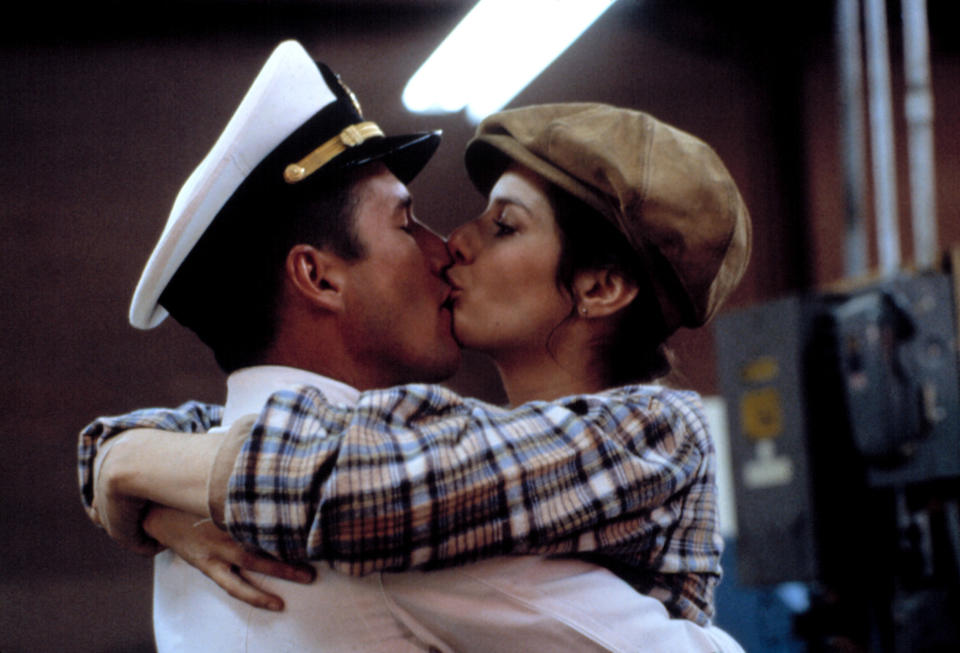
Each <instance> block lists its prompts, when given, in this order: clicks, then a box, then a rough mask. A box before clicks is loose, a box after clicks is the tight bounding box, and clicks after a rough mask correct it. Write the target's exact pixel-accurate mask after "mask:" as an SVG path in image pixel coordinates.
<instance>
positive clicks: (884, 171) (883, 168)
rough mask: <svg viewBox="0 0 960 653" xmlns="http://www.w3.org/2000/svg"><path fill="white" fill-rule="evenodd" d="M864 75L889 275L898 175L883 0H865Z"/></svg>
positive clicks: (896, 247)
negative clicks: (866, 79) (868, 93)
mask: <svg viewBox="0 0 960 653" xmlns="http://www.w3.org/2000/svg"><path fill="white" fill-rule="evenodd" d="M864 23H865V25H866V35H867V38H866V41H867V76H868V79H869V89H870V127H871V128H870V144H871V148H872V162H873V166H872V167H873V199H874V211H875V212H876V220H877V250H878V256H879V263H880V271H881V273H882V274H884V275H885V276H892V275H893V274H895V273H896V272H897V270H898V268H899V267H900V232H899V228H898V225H897V176H896V161H895V157H894V150H893V112H892V109H891V105H892V101H891V93H890V60H889V53H888V45H887V15H886V6H885V5H884V0H866V3H865V5H864Z"/></svg>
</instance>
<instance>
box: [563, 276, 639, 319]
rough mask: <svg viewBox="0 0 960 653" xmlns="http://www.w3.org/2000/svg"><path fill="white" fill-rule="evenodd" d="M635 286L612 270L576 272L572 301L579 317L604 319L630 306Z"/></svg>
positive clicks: (635, 291)
mask: <svg viewBox="0 0 960 653" xmlns="http://www.w3.org/2000/svg"><path fill="white" fill-rule="evenodd" d="M637 292H638V289H637V284H635V283H634V282H633V281H630V280H629V279H627V278H625V277H624V276H623V275H622V274H620V273H619V272H616V271H613V270H604V269H595V270H583V271H581V272H578V273H577V274H576V276H575V277H574V279H573V294H574V301H576V303H577V313H578V314H579V315H580V317H587V318H591V317H606V316H608V315H613V314H614V313H616V312H617V311H619V310H620V309H622V308H625V307H626V306H629V305H630V302H632V301H633V300H634V298H635V297H636V296H637Z"/></svg>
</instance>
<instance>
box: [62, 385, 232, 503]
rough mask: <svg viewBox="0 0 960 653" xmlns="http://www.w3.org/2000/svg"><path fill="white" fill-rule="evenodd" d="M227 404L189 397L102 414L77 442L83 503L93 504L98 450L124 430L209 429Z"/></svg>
mask: <svg viewBox="0 0 960 653" xmlns="http://www.w3.org/2000/svg"><path fill="white" fill-rule="evenodd" d="M222 415H223V408H222V407H221V406H217V405H214V404H204V403H200V402H198V401H188V402H187V403H185V404H182V405H180V406H178V407H177V408H144V409H142V410H137V411H134V412H132V413H127V414H126V415H119V416H116V417H99V418H97V419H96V420H95V421H93V422H92V423H91V424H89V425H87V427H86V428H84V429H83V430H82V431H80V438H79V442H78V444H77V474H78V477H79V482H80V496H81V497H82V499H83V505H84V506H85V507H86V508H89V507H90V506H91V505H92V504H93V481H94V478H93V474H94V463H95V461H96V458H97V452H98V451H99V450H100V448H101V447H103V445H104V444H105V443H106V442H107V440H109V439H111V438H114V437H116V436H118V435H120V434H121V433H123V432H124V431H128V430H130V429H136V428H155V429H163V430H164V431H180V432H184V433H205V432H206V431H209V430H210V429H212V428H214V427H215V426H219V425H220V419H221V417H222Z"/></svg>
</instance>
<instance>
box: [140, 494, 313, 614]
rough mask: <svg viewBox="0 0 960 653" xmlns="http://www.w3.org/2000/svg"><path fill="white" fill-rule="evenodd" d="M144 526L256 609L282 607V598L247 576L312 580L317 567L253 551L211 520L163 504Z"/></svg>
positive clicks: (191, 563)
mask: <svg viewBox="0 0 960 653" xmlns="http://www.w3.org/2000/svg"><path fill="white" fill-rule="evenodd" d="M144 529H145V530H146V532H147V533H148V534H149V535H151V536H152V537H154V538H156V539H157V541H159V542H161V543H163V544H165V545H166V546H168V547H169V548H170V549H171V550H172V551H174V552H175V553H176V554H177V555H179V556H180V557H181V558H183V559H184V560H185V561H186V562H188V563H189V564H190V565H192V566H193V567H195V568H197V569H198V570H200V571H201V572H203V574H205V575H206V576H207V577H208V578H210V579H211V580H212V581H213V582H215V583H216V584H217V585H219V586H220V587H221V588H222V589H223V590H224V591H226V592H227V593H228V594H229V595H230V596H232V597H234V598H236V599H238V600H240V601H243V602H245V603H249V604H250V605H252V606H254V607H257V608H266V609H268V610H282V609H283V600H282V599H281V598H280V597H279V596H277V595H275V594H271V593H269V592H267V591H265V590H263V589H262V588H260V587H258V586H257V585H256V584H254V583H253V582H252V581H251V579H250V578H249V577H248V576H247V575H246V573H247V572H256V573H260V574H265V575H268V576H274V577H276V578H281V579H283V580H290V581H294V582H298V583H310V582H313V579H314V577H315V570H314V569H313V567H311V566H310V565H307V564H293V563H286V562H281V561H279V560H275V559H273V558H270V557H268V556H265V555H260V554H257V553H253V552H250V551H248V550H246V549H244V548H243V547H242V546H241V545H240V544H238V543H237V542H235V541H234V540H233V539H232V538H231V537H230V535H229V534H228V533H226V532H224V531H222V530H220V529H219V528H217V526H216V525H215V524H214V523H213V522H212V521H211V520H209V519H201V520H198V519H197V517H196V516H194V515H191V514H189V513H185V512H181V511H179V510H174V509H171V508H165V507H162V506H153V507H151V508H150V511H149V513H148V515H147V517H146V519H145V520H144Z"/></svg>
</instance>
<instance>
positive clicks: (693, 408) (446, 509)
mask: <svg viewBox="0 0 960 653" xmlns="http://www.w3.org/2000/svg"><path fill="white" fill-rule="evenodd" d="M193 408H196V406H193ZM141 414H142V413H141ZM148 415H149V413H148ZM123 419H124V420H126V419H127V418H123ZM154 419H157V418H156V416H154ZM163 420H164V421H172V422H179V423H180V424H181V425H185V426H187V428H188V429H189V430H195V429H197V428H198V427H199V426H200V425H201V424H202V423H204V420H203V419H198V417H197V416H196V415H195V414H194V415H190V414H189V410H188V411H187V412H183V413H182V414H179V415H172V414H169V413H168V414H166V415H165V416H164V417H163ZM214 421H216V420H215V418H210V419H207V420H206V422H208V423H212V422H214ZM113 424H115V422H113V423H108V422H103V423H102V424H101V426H100V428H99V430H96V432H98V433H100V437H101V439H102V438H103V437H109V436H110V434H109V431H110V430H111V429H112V428H114V426H113ZM123 424H125V425H126V426H125V428H129V421H124V422H123ZM91 428H93V427H88V429H87V430H86V431H85V432H87V431H90V429H91ZM83 449H84V447H83V446H81V450H83ZM714 459H715V456H714V450H713V445H712V442H711V440H710V437H709V435H708V433H707V429H706V422H705V419H704V417H703V414H702V411H701V406H700V402H699V397H698V396H697V395H696V394H695V393H691V392H681V391H676V390H670V389H664V388H660V387H651V386H630V387H625V388H619V389H615V390H610V391H607V392H604V393H600V394H595V395H582V396H573V397H568V398H565V399H562V400H559V401H556V402H532V403H529V404H525V405H523V406H521V407H519V408H515V409H512V410H507V409H503V408H499V407H496V406H491V405H489V404H486V403H483V402H480V401H477V400H472V399H465V398H462V397H460V396H458V395H456V394H455V393H452V392H450V391H449V390H446V389H445V388H442V387H438V386H427V385H408V386H401V387H398V388H391V389H388V390H377V391H370V392H365V393H363V394H362V395H361V398H360V401H359V403H358V404H357V405H356V406H355V407H344V406H334V405H330V404H328V403H326V401H325V400H324V396H323V394H322V393H321V392H320V391H319V390H317V389H316V388H311V387H306V386H304V387H301V388H298V389H297V390H295V391H281V392H278V393H275V394H274V395H273V396H272V397H271V398H270V400H269V401H268V403H267V405H266V406H265V408H264V410H263V412H262V413H261V415H260V418H259V420H258V421H257V423H256V425H255V426H254V428H253V433H252V435H251V437H250V438H249V439H248V440H247V441H246V442H245V444H244V446H243V449H242V451H241V453H240V455H239V457H238V458H237V460H236V463H235V466H234V470H233V475H232V477H231V479H230V483H229V490H228V497H227V505H226V521H227V527H228V529H229V530H230V533H231V534H232V535H233V537H234V538H236V539H237V540H239V541H241V542H244V543H246V544H249V545H252V546H255V547H257V548H260V549H263V550H265V551H267V552H269V553H271V554H274V555H276V556H278V557H281V558H284V559H303V558H311V559H317V560H321V559H322V560H327V561H329V562H330V563H331V565H332V566H333V567H334V568H336V569H338V570H340V571H343V572H346V573H350V574H354V575H362V574H366V573H370V572H373V571H377V570H401V569H409V568H423V569H429V568H436V567H441V566H450V565H456V564H458V563H465V562H469V561H473V560H476V559H479V558H489V557H492V556H497V555H504V554H541V555H577V556H580V557H584V558H586V559H589V560H591V561H593V562H597V563H599V564H602V565H604V566H607V567H608V568H610V569H611V570H612V571H614V572H615V573H617V574H618V575H620V576H621V577H623V578H624V579H626V580H627V581H629V582H630V583H631V584H633V585H634V587H636V588H637V590H638V591H640V592H643V593H645V594H648V595H650V596H653V597H655V598H658V599H660V600H661V601H662V602H663V603H664V604H665V605H666V606H667V609H668V610H669V612H670V613H671V615H672V616H675V617H685V618H688V619H690V620H692V621H694V622H696V623H699V624H701V625H704V624H706V623H708V622H709V619H710V618H711V617H712V615H713V592H714V588H715V585H716V583H717V582H718V580H719V576H720V565H719V558H720V554H721V551H722V539H721V538H720V535H719V529H718V524H717V506H716V496H717V492H716V484H715V469H714V465H715V460H714ZM81 466H83V463H81ZM88 466H89V463H88Z"/></svg>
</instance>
